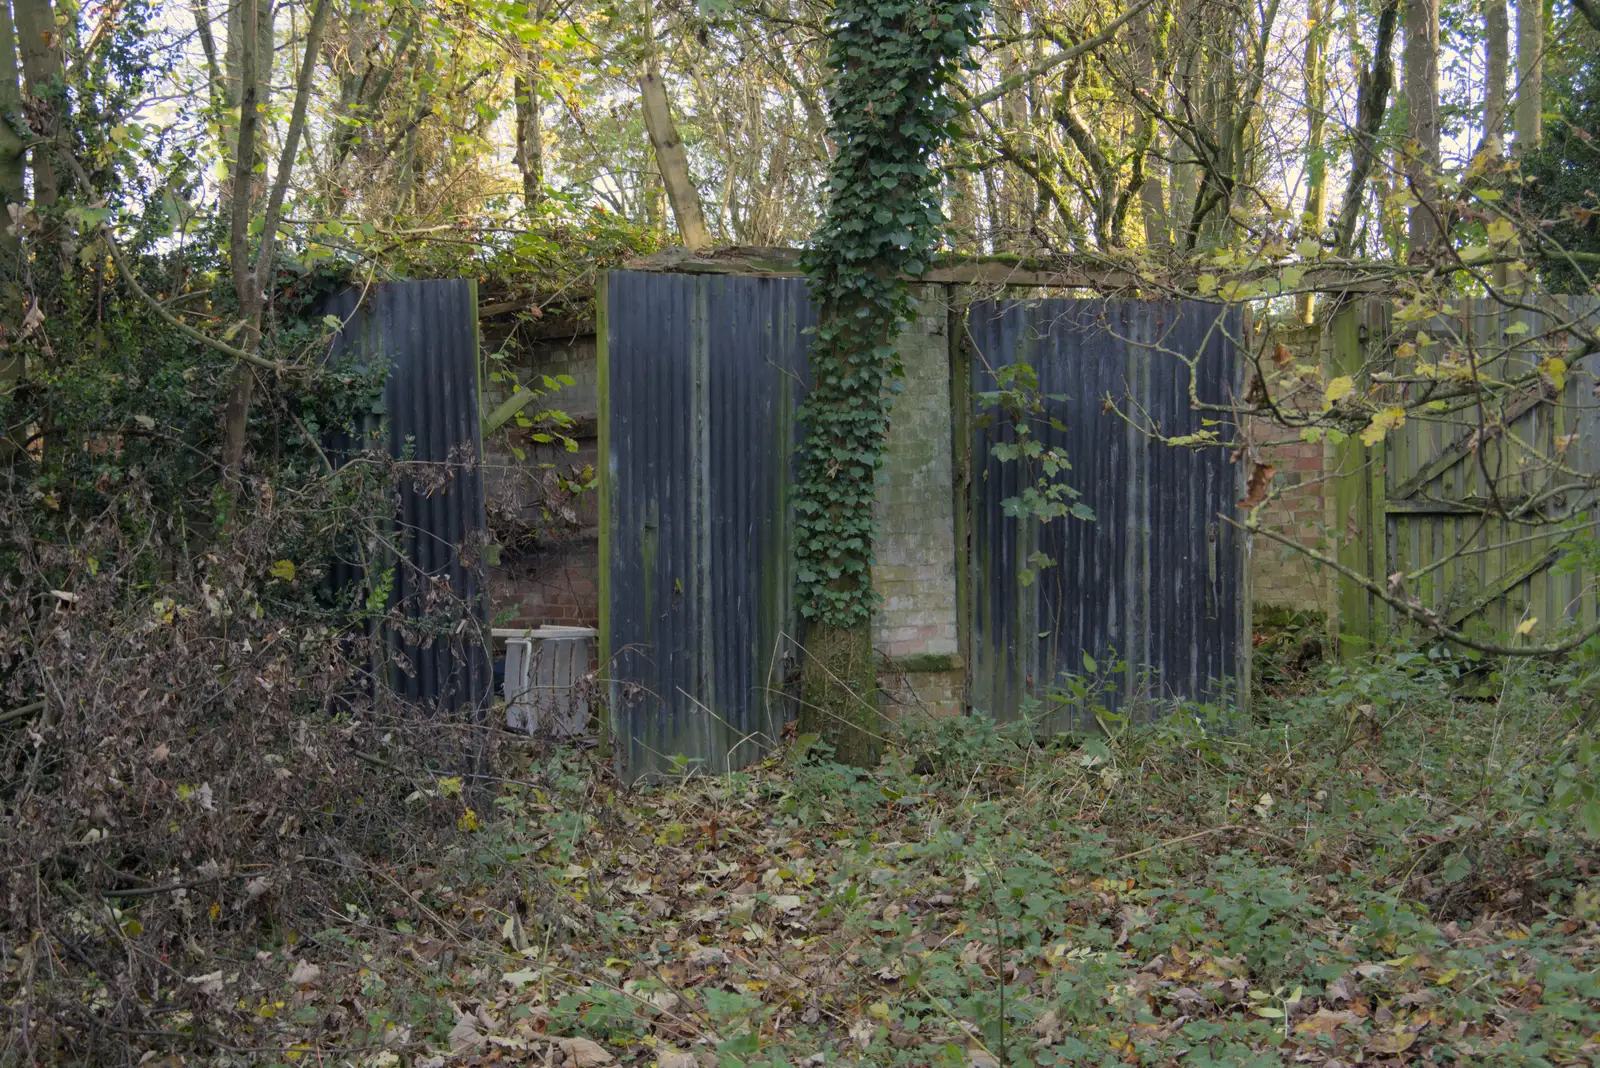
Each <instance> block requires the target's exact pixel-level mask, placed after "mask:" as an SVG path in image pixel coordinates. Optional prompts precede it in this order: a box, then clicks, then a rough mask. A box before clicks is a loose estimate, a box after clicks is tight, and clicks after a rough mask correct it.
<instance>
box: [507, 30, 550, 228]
mask: <svg viewBox="0 0 1600 1068" xmlns="http://www.w3.org/2000/svg"><path fill="white" fill-rule="evenodd" d="M538 69H539V64H538V53H537V52H535V53H534V55H533V57H532V58H531V59H530V60H529V62H528V64H527V67H526V70H525V72H518V73H517V75H516V77H515V79H514V80H513V83H512V91H513V93H514V94H515V96H516V105H517V169H518V170H519V171H521V172H522V206H523V209H524V210H525V211H527V212H528V213H530V214H531V213H532V212H533V211H534V209H536V208H537V207H538V206H539V205H540V203H542V202H543V201H544V128H543V125H542V123H541V117H540V114H539V90H538V82H537V79H538Z"/></svg>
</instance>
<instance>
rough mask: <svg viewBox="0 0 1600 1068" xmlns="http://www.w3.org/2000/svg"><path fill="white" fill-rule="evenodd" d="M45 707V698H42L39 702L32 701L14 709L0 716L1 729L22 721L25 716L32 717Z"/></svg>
mask: <svg viewBox="0 0 1600 1068" xmlns="http://www.w3.org/2000/svg"><path fill="white" fill-rule="evenodd" d="M43 707H44V698H42V697H41V698H40V699H39V700H37V701H30V702H28V703H27V704H25V705H23V706H22V707H20V708H13V709H12V710H11V711H10V712H6V713H4V714H0V727H3V726H5V725H6V724H7V723H12V722H15V721H16V720H19V719H22V718H23V717H25V716H31V715H33V713H35V712H37V711H39V710H40V709H41V708H43Z"/></svg>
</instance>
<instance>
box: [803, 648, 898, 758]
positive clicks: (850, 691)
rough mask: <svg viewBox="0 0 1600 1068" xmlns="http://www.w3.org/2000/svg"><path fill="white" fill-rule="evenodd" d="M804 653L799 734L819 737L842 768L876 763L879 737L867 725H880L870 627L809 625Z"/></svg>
mask: <svg viewBox="0 0 1600 1068" xmlns="http://www.w3.org/2000/svg"><path fill="white" fill-rule="evenodd" d="M805 653H806V655H805V663H804V666H803V667H802V670H801V682H800V700H801V705H800V723H799V729H800V731H801V733H804V734H816V735H820V736H821V738H822V740H823V741H824V742H826V743H828V745H830V746H832V747H833V759H834V760H836V761H838V762H839V763H841V764H849V765H851V766H852V767H857V768H867V767H871V766H872V765H874V764H876V763H877V762H878V755H879V754H878V746H877V745H876V744H875V743H876V736H877V734H878V732H876V731H873V730H872V729H871V727H870V726H869V725H876V723H877V722H878V704H877V691H878V677H877V669H876V667H875V664H874V660H873V652H872V624H871V622H869V621H863V622H861V623H859V624H857V625H856V626H853V627H848V628H842V627H829V626H825V625H823V624H820V623H813V624H812V625H811V626H810V627H808V628H807V629H806V651H805ZM841 712H844V713H848V714H845V715H842V714H841Z"/></svg>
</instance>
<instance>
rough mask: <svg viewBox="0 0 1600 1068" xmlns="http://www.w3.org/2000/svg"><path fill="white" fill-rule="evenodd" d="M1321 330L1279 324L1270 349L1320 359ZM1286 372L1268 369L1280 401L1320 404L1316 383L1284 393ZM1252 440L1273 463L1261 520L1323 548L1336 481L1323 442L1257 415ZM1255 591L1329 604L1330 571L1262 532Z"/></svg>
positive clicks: (1294, 604) (1297, 602) (1304, 605)
mask: <svg viewBox="0 0 1600 1068" xmlns="http://www.w3.org/2000/svg"><path fill="white" fill-rule="evenodd" d="M1318 340H1319V339H1318V335H1317V333H1316V331H1315V330H1307V329H1304V328H1301V329H1295V330H1279V331H1276V332H1271V333H1268V335H1267V348H1266V351H1268V352H1270V351H1271V350H1272V349H1273V348H1275V347H1276V346H1277V345H1278V344H1279V343H1282V344H1283V345H1285V346H1286V347H1287V348H1288V349H1289V350H1290V352H1291V354H1292V360H1293V362H1294V363H1297V364H1303V363H1317V362H1319V354H1318ZM1276 363H1277V361H1275V360H1270V359H1263V360H1262V364H1263V366H1265V367H1268V368H1274V367H1275V366H1276ZM1282 377H1283V375H1282V374H1280V373H1278V372H1276V371H1274V372H1273V373H1272V374H1270V375H1269V380H1268V381H1269V385H1270V386H1271V387H1272V389H1273V395H1274V396H1275V397H1277V398H1278V399H1279V402H1280V403H1285V402H1287V403H1288V404H1289V405H1293V404H1297V403H1298V404H1316V403H1319V402H1320V401H1321V395H1320V393H1318V392H1317V390H1315V389H1311V388H1306V389H1302V391H1301V393H1300V394H1299V395H1297V396H1294V397H1284V396H1283V393H1282V389H1281V388H1280V387H1281V381H1280V379H1281V378H1282ZM1250 437H1251V440H1252V441H1253V442H1254V443H1255V445H1256V449H1257V456H1258V462H1260V463H1267V464H1271V465H1273V467H1274V468H1275V469H1276V471H1275V473H1274V475H1273V481H1272V490H1273V494H1274V496H1273V499H1272V500H1270V501H1269V502H1268V503H1267V504H1266V505H1265V506H1264V507H1263V508H1262V509H1261V512H1260V520H1261V522H1262V525H1263V526H1265V527H1267V528H1268V529H1271V530H1274V531H1277V532H1279V533H1281V534H1283V535H1285V536H1286V537H1288V538H1291V539H1293V540H1294V541H1296V542H1298V543H1299V544H1301V545H1305V546H1308V547H1311V548H1316V549H1322V548H1325V547H1326V541H1327V538H1326V528H1327V514H1328V512H1327V497H1328V496H1329V495H1331V493H1332V487H1331V486H1329V485H1327V484H1325V483H1323V482H1322V477H1323V464H1324V447H1323V445H1322V444H1321V443H1320V442H1316V443H1312V442H1307V441H1302V440H1301V438H1300V432H1299V431H1298V430H1293V429H1285V428H1282V427H1279V426H1276V425H1274V424H1272V423H1269V422H1264V421H1256V422H1255V423H1253V424H1252V426H1251V428H1250ZM1250 577H1251V582H1252V584H1253V596H1254V600H1255V603H1256V605H1257V606H1259V607H1276V608H1292V609H1312V610H1318V611H1321V610H1326V608H1327V605H1328V597H1329V594H1330V581H1331V578H1332V576H1331V574H1330V573H1329V572H1327V571H1326V569H1319V568H1318V567H1317V566H1316V565H1315V564H1314V563H1312V562H1311V561H1310V560H1309V559H1307V558H1306V557H1305V556H1304V555H1303V554H1301V553H1298V552H1296V551H1295V550H1293V549H1291V548H1289V547H1288V546H1286V545H1283V544H1281V543H1279V542H1275V541H1273V540H1272V539H1270V538H1265V537H1261V536H1257V537H1256V538H1255V544H1254V549H1253V556H1252V559H1251V576H1250Z"/></svg>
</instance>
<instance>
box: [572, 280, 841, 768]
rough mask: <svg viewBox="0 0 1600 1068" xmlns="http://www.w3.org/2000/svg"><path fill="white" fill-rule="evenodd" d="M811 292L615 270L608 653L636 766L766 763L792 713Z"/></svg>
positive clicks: (613, 693)
mask: <svg viewBox="0 0 1600 1068" xmlns="http://www.w3.org/2000/svg"><path fill="white" fill-rule="evenodd" d="M806 293H807V291H806V284H805V282H804V281H803V280H801V279H794V278H748V277H734V276H726V275H687V274H684V275H673V274H652V273H645V272H631V271H613V272H611V273H610V275H609V276H608V280H607V283H606V288H605V303H604V306H603V308H602V315H601V327H600V329H601V353H600V376H601V377H600V411H601V417H600V418H601V437H602V441H601V448H602V453H603V463H602V468H601V494H602V496H601V500H602V509H603V514H602V516H601V531H602V543H601V561H600V570H601V576H602V578H601V581H602V591H601V600H602V604H601V612H602V615H603V617H604V618H603V620H602V626H601V649H600V659H601V664H602V669H601V670H602V674H603V675H605V676H606V677H607V678H608V679H610V680H611V681H610V698H611V715H612V718H613V727H614V732H615V736H616V738H617V744H618V746H619V753H618V765H619V769H620V770H621V772H622V774H623V775H624V777H626V778H627V779H629V780H632V779H636V778H638V777H640V776H641V775H653V774H662V773H673V772H677V771H681V770H683V769H684V767H685V765H684V763H683V762H684V761H687V762H688V766H690V767H695V766H699V767H704V768H706V769H707V770H714V771H726V770H729V769H731V768H737V767H740V766H742V765H744V764H748V763H750V762H751V761H753V760H755V759H757V758H758V757H760V755H761V754H762V753H763V752H764V751H765V748H766V747H767V745H769V744H770V743H771V742H772V741H773V740H775V739H776V737H777V735H778V731H779V727H780V725H781V723H782V722H783V720H784V719H785V718H786V716H787V714H788V712H789V709H788V708H787V705H786V703H785V702H784V699H783V697H782V695H781V690H782V687H783V682H784V679H785V676H786V674H787V671H788V666H789V664H790V663H791V658H790V656H789V647H790V643H789V641H787V640H786V637H785V636H786V635H792V634H793V633H794V625H795V612H794V607H793V586H794V581H793V564H792V552H791V546H790V542H789V536H790V532H791V529H792V523H791V516H790V503H789V487H790V483H791V479H792V459H793V453H794V447H795V444H796V425H795V419H794V411H795V406H796V404H797V403H798V400H799V398H800V395H801V393H802V392H803V390H804V384H805V382H806V380H807V379H806V375H807V371H806V360H805V350H806V340H807V339H806V336H805V330H806V328H807V327H809V326H810V325H811V324H812V323H813V322H814V315H813V313H812V311H811V307H810V304H809V302H808V300H807V295H806Z"/></svg>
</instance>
